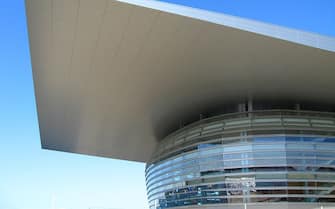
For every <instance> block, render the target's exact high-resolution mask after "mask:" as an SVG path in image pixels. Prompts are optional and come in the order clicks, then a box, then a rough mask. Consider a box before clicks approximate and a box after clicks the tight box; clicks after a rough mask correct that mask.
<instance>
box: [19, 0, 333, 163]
mask: <svg viewBox="0 0 335 209" xmlns="http://www.w3.org/2000/svg"><path fill="white" fill-rule="evenodd" d="M26 10H27V18H28V27H29V38H30V50H31V59H32V67H33V76H34V85H35V94H36V100H37V107H38V116H39V125H40V133H41V141H42V147H43V148H47V149H53V150H60V151H67V152H74V153H83V154H90V155H97V156H104V157H111V158H117V159H124V160H133V161H140V162H145V161H147V160H148V159H149V158H150V156H151V154H152V152H153V149H154V148H155V146H156V144H157V141H159V140H160V139H162V138H163V137H164V136H166V135H167V134H168V133H169V132H170V131H171V130H173V129H176V128H178V125H179V122H180V121H183V120H187V119H188V118H190V117H193V116H197V115H199V114H200V113H203V112H208V111H209V110H210V109H211V108H215V107H218V106H220V105H222V104H226V103H229V102H234V101H240V100H244V99H245V98H247V97H250V96H252V97H254V98H262V99H294V100H295V101H318V102H325V103H334V102H335V97H334V93H333V90H334V89H335V82H334V81H335V79H334V78H335V71H334V69H335V53H334V51H335V41H334V39H333V38H329V37H323V36H319V35H315V34H309V33H305V32H300V31H296V30H291V29H285V28H282V27H277V26H272V25H267V24H264V23H258V22H255V21H250V20H245V19H241V18H236V17H231V16H226V15H222V14H216V13H211V12H208V11H202V10H197V9H192V8H187V7H182V6H176V5H171V4H166V3H161V2H156V1H127V2H120V1H114V0H96V1H91V0H57V1H53V0H27V1H26ZM174 13H175V14H174ZM247 26H248V27H247ZM272 32H273V35H271V34H272Z"/></svg>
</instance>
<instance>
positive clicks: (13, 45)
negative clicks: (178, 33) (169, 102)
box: [0, 0, 335, 209]
mask: <svg viewBox="0 0 335 209" xmlns="http://www.w3.org/2000/svg"><path fill="white" fill-rule="evenodd" d="M165 1H167V2H177V3H180V4H184V5H188V6H194V7H198V8H203V9H208V10H213V11H217V12H224V13H227V14H232V15H236V16H241V17H247V18H251V19H256V20H260V21H264V22H270V23H274V24H279V25H283V26H288V27H292V28H298V29H302V30H307V31H312V32H315V33H321V34H325V35H329V36H335V1H334V0H280V1H279V0H278V1H270V0H248V1H247V0H216V1H215V0H165ZM0 26H1V27H0V166H1V167H0V208H1V209H49V208H51V203H52V202H54V203H55V206H56V207H55V208H57V209H61V208H62V209H88V208H90V207H104V208H110V209H142V208H143V209H146V208H147V200H146V195H145V193H146V192H145V182H144V164H141V163H133V162H127V161H120V160H113V159H106V158H98V157H90V156H84V155H76V154H69V153H62V152H55V151H47V150H42V149H41V146H40V139H39V132H38V123H37V115H36V106H35V100H34V91H33V82H32V72H31V64H30V55H29V48H28V39H27V28H26V20H25V11H24V1H22V0H11V1H5V0H2V2H1V7H0ZM129 197H131V200H129V199H128V198H129ZM52 200H53V201H52Z"/></svg>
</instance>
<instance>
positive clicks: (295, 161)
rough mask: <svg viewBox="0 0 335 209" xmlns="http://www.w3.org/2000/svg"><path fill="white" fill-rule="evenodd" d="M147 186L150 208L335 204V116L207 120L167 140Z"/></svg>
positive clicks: (309, 114) (272, 115)
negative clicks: (270, 203) (302, 203)
mask: <svg viewBox="0 0 335 209" xmlns="http://www.w3.org/2000/svg"><path fill="white" fill-rule="evenodd" d="M146 180H147V188H148V198H149V205H150V209H163V208H173V207H180V206H187V205H207V204H225V205H227V204H241V203H242V204H243V203H247V204H248V203H263V202H306V203H316V202H327V203H331V202H334V203H335V117H334V115H332V114H322V113H315V112H296V111H266V112H265V111H263V112H254V113H239V114H231V115H223V116H221V117H216V118H212V119H207V120H203V121H200V122H198V123H195V124H192V125H190V126H188V127H185V128H183V129H181V130H179V131H177V132H176V133H174V134H172V135H170V136H168V137H167V138H166V139H164V140H163V141H162V143H161V145H160V146H159V147H158V149H157V152H156V154H155V155H154V156H153V158H152V161H151V162H149V163H148V165H147V168H146Z"/></svg>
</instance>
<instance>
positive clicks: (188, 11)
mask: <svg viewBox="0 0 335 209" xmlns="http://www.w3.org/2000/svg"><path fill="white" fill-rule="evenodd" d="M117 1H119V2H124V3H129V4H133V5H137V6H142V7H146V8H150V9H154V10H159V11H163V12H168V13H172V14H176V15H181V16H185V17H190V18H194V19H198V20H202V21H206V22H210V23H214V24H218V25H223V26H227V27H231V28H236V29H239V30H244V31H248V32H252V33H256V34H260V35H264V36H268V37H271V38H277V39H281V40H285V41H289V42H293V43H297V44H301V45H305V46H309V47H314V48H318V49H322V50H326V51H331V52H335V37H331V36H325V35H320V34H317V33H311V32H306V31H301V30H297V29H291V28H287V27H283V26H277V25H274V24H269V23H264V22H260V21H255V20H250V19H246V18H240V17H236V16H232V15H226V14H223V13H218V12H212V11H208V10H203V9H197V8H192V7H187V6H182V5H176V4H171V3H166V2H161V1H156V0H117Z"/></svg>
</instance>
